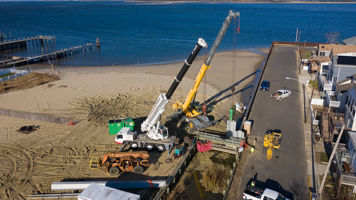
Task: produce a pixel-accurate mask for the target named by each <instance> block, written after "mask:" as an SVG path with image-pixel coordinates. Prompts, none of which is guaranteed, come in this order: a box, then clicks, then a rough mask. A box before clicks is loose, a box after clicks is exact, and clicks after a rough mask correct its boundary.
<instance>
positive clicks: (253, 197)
mask: <svg viewBox="0 0 356 200" xmlns="http://www.w3.org/2000/svg"><path fill="white" fill-rule="evenodd" d="M242 198H243V199H244V200H289V199H287V198H285V197H284V196H283V195H281V194H280V193H278V192H276V191H274V190H271V189H268V188H266V189H265V190H262V189H260V188H258V187H253V186H250V185H249V186H248V187H247V189H246V190H245V191H244V193H243V194H242Z"/></svg>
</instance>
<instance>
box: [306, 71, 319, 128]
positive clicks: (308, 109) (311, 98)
mask: <svg viewBox="0 0 356 200" xmlns="http://www.w3.org/2000/svg"><path fill="white" fill-rule="evenodd" d="M318 76H319V67H318V72H317V74H316V76H315V78H314V84H313V89H312V93H311V97H310V100H309V106H308V108H307V114H306V116H305V120H304V123H307V121H308V113H309V111H310V105H311V101H312V100H313V95H314V89H315V85H316V79H317V78H318ZM307 90H308V89H307Z"/></svg>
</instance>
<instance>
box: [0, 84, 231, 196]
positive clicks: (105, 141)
mask: <svg viewBox="0 0 356 200" xmlns="http://www.w3.org/2000/svg"><path fill="white" fill-rule="evenodd" d="M50 84H52V85H55V84H56V82H53V83H48V84H47V85H44V87H49V85H50ZM134 90H135V92H133V93H131V94H128V93H125V94H117V95H115V96H111V97H101V96H96V97H85V98H77V99H75V100H74V101H72V102H70V104H71V105H73V106H74V107H75V109H71V110H70V111H66V112H69V113H68V114H74V115H75V114H79V115H77V116H84V115H86V118H83V119H82V120H81V121H80V122H79V123H78V124H76V125H75V126H66V125H60V124H54V123H46V122H41V121H31V120H27V119H17V118H10V117H5V116H0V121H2V123H0V143H1V145H0V154H1V158H0V159H1V162H0V165H1V171H0V183H1V185H0V199H25V198H27V196H28V195H29V194H36V193H51V183H52V182H59V181H61V180H63V179H87V178H90V179H91V180H93V178H97V179H98V180H102V179H103V178H111V176H110V175H109V174H107V173H105V171H104V170H103V169H98V170H91V169H89V160H90V158H91V156H92V155H93V156H94V157H97V156H98V155H103V154H105V153H108V152H117V151H119V150H120V148H121V146H120V145H117V144H116V143H114V137H115V136H114V135H112V136H110V135H109V134H108V128H107V122H108V119H115V118H119V117H132V118H133V119H134V120H135V121H136V124H138V125H139V124H140V123H139V122H140V121H142V120H144V119H145V116H147V114H148V113H149V111H150V109H151V108H152V106H153V104H154V102H155V101H156V98H157V96H158V94H159V93H160V92H164V91H162V90H161V91H160V90H156V89H153V88H146V89H145V90H140V89H134ZM172 112H173V110H172V105H171V103H170V104H169V105H167V111H166V113H172ZM164 118H165V116H163V117H162V119H164ZM26 125H35V126H36V127H38V128H37V129H36V130H35V131H34V132H31V133H29V134H24V133H20V132H18V131H17V130H19V129H20V127H21V126H26ZM166 125H167V126H168V127H169V128H170V131H171V133H172V131H174V132H177V135H179V136H184V135H186V132H185V130H184V127H178V128H177V124H176V123H175V122H167V123H166ZM136 128H138V127H136ZM215 128H216V129H222V130H224V129H225V126H224V122H222V123H220V124H219V125H218V126H217V127H215ZM150 156H151V158H150V162H151V166H150V167H149V168H148V169H147V170H146V171H145V172H144V173H143V174H142V175H135V174H132V173H122V174H120V175H119V179H118V180H134V179H136V180H142V179H143V180H145V179H166V178H167V176H169V175H170V173H171V172H172V171H173V169H174V167H175V165H176V164H177V163H178V162H179V159H173V162H171V163H166V162H165V160H166V159H167V152H165V153H159V152H157V151H153V152H150ZM171 157H172V155H171ZM157 162H160V163H162V164H161V165H160V167H159V168H158V169H154V165H155V164H156V163H157ZM94 180H95V179H94ZM57 192H61V191H56V193H57ZM63 192H75V191H63ZM52 193H53V192H52Z"/></svg>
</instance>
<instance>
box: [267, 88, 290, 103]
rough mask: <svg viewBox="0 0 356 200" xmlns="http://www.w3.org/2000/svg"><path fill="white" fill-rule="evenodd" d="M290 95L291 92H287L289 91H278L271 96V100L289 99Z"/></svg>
mask: <svg viewBox="0 0 356 200" xmlns="http://www.w3.org/2000/svg"><path fill="white" fill-rule="evenodd" d="M291 94H292V92H291V91H289V90H282V89H280V90H277V92H276V93H273V94H271V97H272V98H273V99H275V100H279V101H280V100H282V99H284V98H287V97H290V95H291Z"/></svg>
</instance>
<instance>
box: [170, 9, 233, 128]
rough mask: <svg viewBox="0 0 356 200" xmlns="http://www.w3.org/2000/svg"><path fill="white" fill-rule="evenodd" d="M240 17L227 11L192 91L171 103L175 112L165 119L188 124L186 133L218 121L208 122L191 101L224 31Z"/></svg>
mask: <svg viewBox="0 0 356 200" xmlns="http://www.w3.org/2000/svg"><path fill="white" fill-rule="evenodd" d="M238 16H240V13H239V12H236V13H234V12H233V11H232V10H230V11H229V15H228V16H227V17H226V19H225V21H224V23H223V25H222V27H221V29H220V32H219V34H218V36H217V37H216V39H215V41H214V44H213V46H212V47H211V49H210V51H209V53H208V56H207V58H206V60H205V62H204V63H203V65H202V67H201V68H200V71H199V73H198V75H197V77H196V79H195V82H194V85H193V87H192V89H191V90H190V92H189V94H188V96H187V98H186V100H185V101H184V102H183V101H176V102H174V103H173V109H175V110H176V112H175V113H174V114H173V115H171V116H169V117H167V118H168V119H172V118H177V119H178V121H186V122H188V123H189V129H188V132H189V133H192V132H194V131H196V130H198V129H203V128H206V127H208V126H211V125H213V124H215V123H216V122H217V121H218V120H215V121H209V119H208V117H207V116H204V115H201V114H202V111H201V108H200V107H199V106H195V105H193V104H192V102H194V101H193V99H195V96H196V94H197V92H198V90H199V85H200V83H201V81H202V79H203V77H204V75H205V72H206V70H207V69H209V68H210V62H211V60H212V59H213V57H214V55H215V52H216V50H217V48H218V47H219V45H220V42H221V40H222V38H223V37H224V35H225V33H226V30H227V29H228V28H229V25H230V23H231V21H232V19H233V18H236V17H238Z"/></svg>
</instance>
